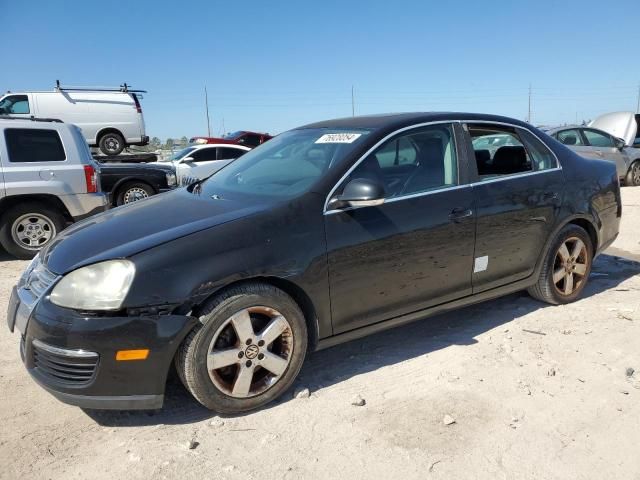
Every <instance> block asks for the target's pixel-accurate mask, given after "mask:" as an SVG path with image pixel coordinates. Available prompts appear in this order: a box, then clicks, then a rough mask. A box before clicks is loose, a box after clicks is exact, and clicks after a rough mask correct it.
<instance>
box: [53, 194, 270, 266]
mask: <svg viewBox="0 0 640 480" xmlns="http://www.w3.org/2000/svg"><path fill="white" fill-rule="evenodd" d="M266 208H267V206H266V205H264V204H258V203H248V202H247V201H246V200H243V199H214V198H211V197H208V196H206V195H203V194H200V193H195V192H194V193H192V192H190V191H189V190H188V189H186V188H181V189H178V190H174V191H172V192H169V193H166V194H164V195H158V196H153V197H150V198H148V199H145V200H141V201H138V202H134V203H132V204H129V205H125V206H123V207H118V208H114V209H113V210H109V211H107V212H105V213H102V214H99V215H95V216H93V217H91V218H88V219H86V220H84V221H82V222H79V223H76V224H74V225H72V226H71V227H69V228H67V229H66V230H64V231H63V232H62V233H61V234H60V235H58V236H57V237H56V238H55V239H54V240H53V241H52V242H51V244H50V245H49V246H48V247H47V248H45V249H44V250H43V251H42V254H41V255H42V258H43V261H44V263H45V265H46V266H47V268H48V269H49V270H51V271H52V272H54V273H57V274H60V275H62V274H65V273H67V272H69V271H71V270H75V269H76V268H79V267H81V266H84V265H89V264H91V263H96V262H100V261H103V260H109V259H114V258H125V257H129V256H131V255H135V254H136V253H139V252H142V251H144V250H147V249H149V248H152V247H155V246H157V245H160V244H163V243H165V242H169V241H171V240H175V239H177V238H180V237H184V236H186V235H189V234H192V233H195V232H198V231H201V230H205V229H207V228H211V227H214V226H216V225H221V224H223V223H227V222H230V221H233V220H236V219H239V218H243V217H247V216H249V215H253V214H255V213H257V212H259V211H262V210H264V209H266Z"/></svg>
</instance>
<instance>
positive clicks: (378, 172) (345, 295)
mask: <svg viewBox="0 0 640 480" xmlns="http://www.w3.org/2000/svg"><path fill="white" fill-rule="evenodd" d="M455 130H457V129H454V126H453V125H451V124H447V123H443V124H437V125H429V126H420V127H416V128H414V129H410V130H407V131H404V132H402V133H399V134H397V135H396V136H395V137H392V138H391V139H389V140H388V141H387V142H385V143H384V144H382V145H381V146H380V147H379V148H378V149H377V150H375V151H374V152H373V153H371V154H370V155H368V156H367V157H366V158H364V159H363V160H362V161H361V162H360V163H359V164H357V166H355V167H353V168H354V169H353V171H352V172H351V173H350V174H349V175H348V176H347V177H346V178H345V179H344V180H343V181H341V182H340V183H339V184H338V185H336V188H335V191H334V192H333V193H332V194H331V195H330V196H331V197H333V196H334V195H339V194H340V193H342V190H343V189H344V187H345V185H346V184H347V183H348V182H349V181H350V180H352V179H354V178H372V179H374V180H376V181H378V182H380V183H382V184H383V185H384V188H385V191H386V195H385V202H384V203H383V204H382V205H378V206H367V207H357V208H353V207H350V208H345V209H340V210H329V211H327V212H325V216H324V218H325V229H326V236H327V252H328V261H329V281H330V290H331V310H332V322H333V328H334V333H341V332H345V331H348V330H353V329H356V328H359V327H363V326H366V325H370V324H373V323H377V322H380V321H384V320H387V319H389V318H392V317H396V316H399V315H403V314H408V313H411V312H416V311H419V310H422V309H424V308H427V307H429V306H433V305H436V304H439V303H444V302H447V301H450V300H453V299H456V298H460V297H463V296H465V295H469V294H470V293H471V268H472V265H473V248H474V236H475V218H474V216H473V195H472V191H471V186H470V185H468V184H466V183H465V182H464V181H463V180H462V179H463V178H464V176H463V175H460V174H459V171H460V169H459V166H458V159H459V158H460V156H459V155H458V149H457V148H456V145H455V140H454V139H455V134H454V131H455ZM397 151H401V154H400V155H399V156H398V155H396V154H395V153H394V152H397Z"/></svg>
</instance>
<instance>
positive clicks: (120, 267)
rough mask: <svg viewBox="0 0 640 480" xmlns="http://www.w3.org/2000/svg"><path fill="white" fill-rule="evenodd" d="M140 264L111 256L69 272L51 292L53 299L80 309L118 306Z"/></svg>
mask: <svg viewBox="0 0 640 480" xmlns="http://www.w3.org/2000/svg"><path fill="white" fill-rule="evenodd" d="M135 273H136V268H135V266H134V265H133V263H132V262H130V261H129V260H108V261H106V262H101V263H96V264H94V265H89V266H86V267H82V268H79V269H78V270H74V271H73V272H71V273H68V274H67V275H65V276H64V277H62V280H60V281H59V282H58V283H57V285H56V286H55V287H54V288H53V291H52V292H51V296H50V299H51V303H54V304H56V305H59V306H61V307H66V308H75V309H77V310H118V309H120V307H121V306H122V302H123V301H124V298H125V297H126V296H127V293H129V287H131V282H133V276H134V275H135Z"/></svg>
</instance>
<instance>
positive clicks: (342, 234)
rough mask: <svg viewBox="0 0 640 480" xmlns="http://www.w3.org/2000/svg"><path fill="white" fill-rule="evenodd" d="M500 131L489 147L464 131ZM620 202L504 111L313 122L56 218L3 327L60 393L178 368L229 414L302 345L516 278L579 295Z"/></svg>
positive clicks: (151, 383) (291, 373) (110, 392)
mask: <svg viewBox="0 0 640 480" xmlns="http://www.w3.org/2000/svg"><path fill="white" fill-rule="evenodd" d="M497 135H502V136H508V137H509V141H508V142H505V143H504V145H503V146H501V147H500V148H498V149H496V150H495V151H493V152H491V151H489V150H487V149H483V148H482V145H484V144H485V143H486V142H482V141H478V140H479V139H482V138H483V137H493V138H495V137H496V136H497ZM474 145H476V146H477V147H476V148H474ZM620 216H621V203H620V187H619V183H618V177H617V175H616V170H615V166H614V165H613V164H612V163H610V162H605V161H600V160H589V159H585V158H581V157H579V156H578V155H576V154H575V153H574V152H572V151H571V150H569V149H568V148H566V147H565V146H564V145H562V144H560V143H559V142H557V141H555V140H553V139H552V138H550V137H548V136H547V135H545V134H544V133H542V132H540V131H539V130H537V129H535V128H533V127H532V126H530V125H528V124H526V123H523V122H520V121H518V120H513V119H510V118H505V117H498V116H490V115H478V114H462V113H416V114H399V115H381V116H370V117H360V118H358V117H356V118H348V119H342V120H333V121H327V122H321V123H316V124H313V125H307V126H305V127H301V128H298V129H295V130H291V131H289V132H286V133H283V134H281V135H279V136H277V137H275V138H274V139H272V140H270V141H269V142H267V143H265V144H264V145H261V146H259V147H258V148H256V149H255V150H252V151H251V152H248V153H247V154H246V155H244V156H243V157H241V158H240V159H238V160H236V161H235V162H234V163H232V164H231V165H229V166H228V167H226V168H224V169H223V170H221V171H220V172H218V173H217V174H216V175H214V176H213V177H211V178H210V179H208V180H206V181H203V182H200V183H194V184H192V185H191V186H189V187H188V188H183V189H179V190H175V191H173V192H170V193H168V194H165V195H162V196H158V197H153V198H150V199H148V200H145V201H144V202H139V203H135V204H133V205H130V206H129V207H128V208H125V209H115V210H112V211H110V212H106V213H104V214H101V215H98V216H95V217H92V218H91V219H89V220H87V221H85V222H81V223H78V224H76V225H74V226H72V227H71V228H69V229H67V230H65V231H64V232H63V233H62V234H61V235H59V236H58V237H57V238H56V239H55V240H54V241H53V242H52V243H51V245H50V246H49V247H48V248H46V249H45V250H44V251H43V252H42V253H41V254H40V255H39V256H38V257H37V258H36V259H35V260H34V261H33V262H32V263H31V265H30V266H29V267H28V269H27V270H26V271H25V273H24V275H23V277H22V279H21V280H20V282H19V284H18V285H17V288H16V289H15V290H14V291H13V295H12V299H11V302H10V307H9V315H8V321H9V327H10V329H11V330H13V329H14V326H15V328H16V329H17V330H19V331H20V332H21V335H22V355H23V358H24V362H25V364H26V368H27V370H28V371H29V373H30V374H31V375H32V376H33V378H34V379H35V380H36V381H37V382H38V383H39V384H40V385H42V386H43V387H44V388H46V389H47V390H49V391H50V392H51V393H53V394H54V395H55V396H56V397H58V398H59V399H60V400H62V401H64V402H68V403H71V404H75V405H80V406H83V407H88V408H116V409H130V408H159V407H160V406H161V405H162V402H163V396H164V389H165V381H166V378H167V373H168V372H169V369H170V368H171V366H172V364H175V366H176V368H177V371H178V373H179V375H180V377H181V378H182V381H183V383H184V384H185V386H186V387H187V389H188V390H189V391H190V392H191V393H192V394H193V396H194V397H195V398H196V399H197V400H198V401H199V402H200V403H202V404H203V405H205V406H206V407H208V408H211V409H213V410H217V411H220V412H228V413H231V412H240V411H246V410H250V409H254V408H257V407H259V406H261V405H264V404H266V403H267V402H270V401H271V400H273V399H275V398H277V397H278V396H280V395H281V394H282V393H283V392H284V391H285V390H287V388H289V386H290V385H291V384H292V382H293V381H294V379H295V377H296V375H297V374H298V372H299V370H300V367H301V366H302V363H303V360H304V358H305V355H306V354H307V352H309V351H312V350H315V349H319V348H324V347H327V346H331V345H334V344H337V343H339V342H343V341H347V340H351V339H355V338H357V337H361V336H363V335H367V334H370V333H373V332H377V331H380V330H383V329H386V328H389V327H393V326H396V325H400V324H403V323H406V322H410V321H413V320H418V319H422V318H425V317H427V316H429V315H432V314H435V313H438V312H442V311H445V310H449V309H452V308H457V307H461V306H464V305H468V304H471V303H475V302H479V301H483V300H488V299H492V298H495V297H498V296H501V295H505V294H508V293H511V292H515V291H518V290H524V289H527V290H528V291H529V292H530V294H531V295H532V296H534V297H535V298H537V299H539V300H541V301H544V302H547V303H551V304H564V303H568V302H571V301H573V300H575V299H577V298H578V297H579V296H580V294H581V292H582V291H583V290H584V287H585V285H586V283H587V281H588V278H589V272H590V270H591V265H592V262H593V259H594V258H595V256H596V255H598V254H599V253H600V252H602V250H603V249H605V248H606V247H607V246H608V245H609V244H611V242H613V240H614V239H615V238H616V236H617V234H618V226H619V222H620Z"/></svg>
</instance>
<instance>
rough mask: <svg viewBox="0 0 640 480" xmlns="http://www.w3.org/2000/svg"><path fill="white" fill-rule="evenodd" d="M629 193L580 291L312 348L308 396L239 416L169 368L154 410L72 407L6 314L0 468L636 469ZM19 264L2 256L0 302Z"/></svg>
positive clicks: (415, 472) (32, 471) (639, 330)
mask: <svg viewBox="0 0 640 480" xmlns="http://www.w3.org/2000/svg"><path fill="white" fill-rule="evenodd" d="M623 199H624V214H623V217H624V218H623V224H622V228H621V236H620V238H619V240H617V242H616V243H615V244H614V246H613V247H612V248H611V249H610V250H609V251H608V252H607V254H604V255H602V256H601V257H600V258H599V259H598V260H597V262H596V263H595V265H594V271H593V273H592V275H591V278H590V282H589V286H588V288H587V291H586V293H585V295H584V298H583V299H582V300H580V301H578V302H576V303H574V304H572V305H569V306H560V307H553V306H547V305H543V304H541V303H538V302H536V301H534V300H532V299H531V298H529V297H528V296H527V295H526V294H524V293H523V294H516V295H511V296H508V297H505V298H502V299H500V300H497V301H491V302H486V303H483V304H479V305H477V306H473V307H469V308H465V309H462V310H458V311H456V312H452V313H448V314H445V315H439V316H437V317H433V318H430V319H425V320H424V321H420V322H416V323H414V324H412V325H409V326H406V327H401V328H397V329H395V330H391V331H388V332H384V333H380V334H377V335H374V336H371V337H368V338H366V339H362V340H358V341H354V342H351V343H348V344H344V345H340V346H337V347H334V348H331V349H329V350H325V351H321V352H318V353H315V354H312V355H311V356H310V357H309V358H308V359H307V362H306V363H305V366H304V367H303V370H302V373H301V376H300V378H299V379H298V381H297V382H296V388H303V387H307V388H309V390H310V391H311V396H310V397H309V398H297V399H293V395H292V393H291V392H290V393H288V394H287V395H286V396H285V397H284V398H283V399H282V400H281V401H279V402H277V403H275V404H272V405H270V406H268V407H267V408H264V409H262V410H260V411H258V412H254V413H250V414H247V415H243V416H236V417H218V416H214V415H213V414H212V413H210V412H208V411H206V410H204V409H203V408H202V407H200V406H199V405H198V404H197V403H196V402H195V401H194V400H193V399H191V397H190V396H189V395H188V394H187V393H186V392H185V390H184V389H183V388H182V386H181V385H180V383H179V381H178V380H175V379H173V380H170V382H169V386H168V394H167V399H166V402H165V408H164V409H163V410H162V411H159V412H95V411H83V410H81V409H79V408H75V407H70V406H66V405H64V404H62V403H60V402H58V401H57V400H55V399H54V398H53V397H51V396H50V395H49V394H48V393H46V392H45V391H44V390H42V389H41V388H40V387H38V386H36V384H35V383H34V382H33V381H32V380H31V379H30V377H29V375H28V374H27V372H26V371H25V369H24V367H23V366H22V364H21V362H20V357H19V353H18V344H19V336H18V335H17V334H13V335H11V334H9V331H8V330H7V329H6V328H5V327H4V325H2V326H0V391H1V392H2V393H1V396H0V399H1V401H0V465H1V466H2V467H0V478H7V479H19V478H47V479H48V478H52V479H58V478H64V479H74V478H82V479H85V478H96V479H107V478H109V479H111V478H129V479H137V478H145V479H150V478H153V479H160V478H184V479H191V478H194V479H203V478H231V479H235V478H238V479H243V480H247V479H254V478H255V479H257V478H262V479H264V478H337V477H342V478H345V479H346V478H349V479H356V478H406V479H409V478H421V479H422V478H426V477H429V478H442V479H452V478H476V479H492V480H493V479H510V480H512V479H531V478H542V479H563V480H565V479H587V478H589V479H591V478H593V479H596V478H597V479H601V478H606V479H640V457H639V456H638V444H640V402H639V400H640V299H639V297H638V292H639V291H640V276H639V275H638V274H639V273H640V225H639V224H638V223H639V222H638V220H639V219H640V188H635V189H633V188H625V189H623ZM25 265H26V262H22V261H15V260H11V259H9V258H8V257H7V256H6V255H5V254H0V311H2V312H4V311H6V307H7V300H8V296H9V291H10V288H11V286H12V285H13V284H14V283H15V282H16V280H17V278H18V276H19V274H20V273H21V271H22V270H23V268H24V267H25ZM2 318H4V315H3V316H2ZM628 368H635V369H636V370H637V372H636V373H635V374H633V375H631V376H628V375H627V373H630V371H629V372H627V369H628ZM356 395H360V396H361V397H362V398H364V399H365V400H366V405H364V406H354V405H352V400H353V399H354V397H355V396H356ZM447 415H448V416H450V417H451V420H455V422H454V423H451V424H449V425H445V423H444V421H443V419H444V418H445V416H447ZM190 443H191V445H190ZM189 446H191V447H194V446H195V448H193V449H190V448H189Z"/></svg>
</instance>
